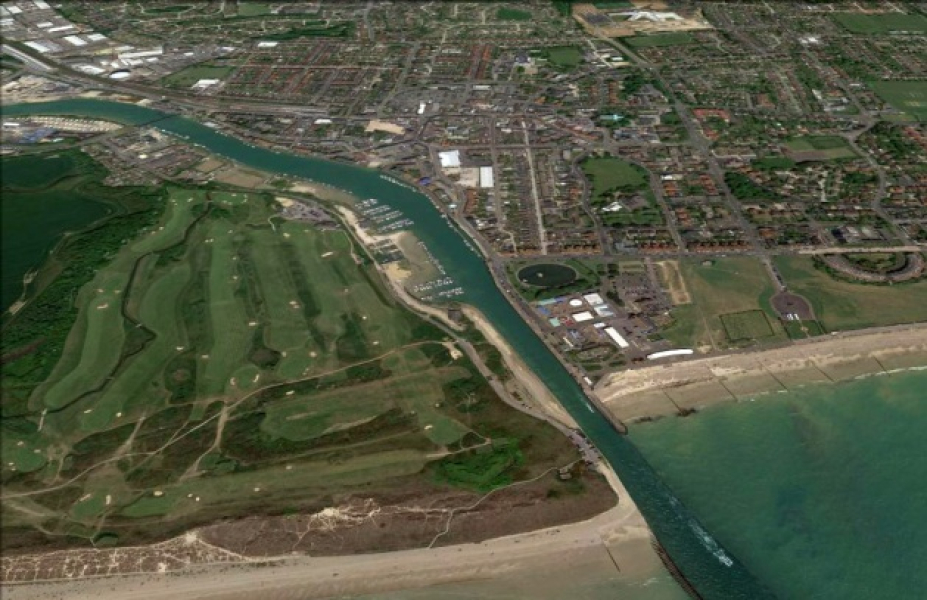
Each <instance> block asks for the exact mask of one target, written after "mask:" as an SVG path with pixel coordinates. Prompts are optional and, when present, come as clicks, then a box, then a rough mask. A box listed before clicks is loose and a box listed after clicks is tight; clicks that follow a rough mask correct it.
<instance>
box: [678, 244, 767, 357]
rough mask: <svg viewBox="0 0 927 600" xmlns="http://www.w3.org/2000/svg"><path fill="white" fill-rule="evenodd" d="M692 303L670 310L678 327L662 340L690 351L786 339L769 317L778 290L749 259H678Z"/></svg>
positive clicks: (763, 270) (754, 261) (762, 267)
mask: <svg viewBox="0 0 927 600" xmlns="http://www.w3.org/2000/svg"><path fill="white" fill-rule="evenodd" d="M678 268H679V270H680V271H681V272H682V276H683V279H684V280H685V288H686V291H687V292H688V298H689V299H690V300H691V304H684V305H680V306H676V307H674V308H673V310H672V313H671V314H672V316H673V318H674V319H675V323H674V324H673V325H671V326H670V327H669V328H667V329H665V330H664V331H663V332H662V333H663V337H665V338H666V339H668V340H670V341H671V342H672V343H673V344H674V345H677V346H680V347H687V348H727V347H730V346H732V345H742V344H744V343H752V342H753V341H772V340H782V339H785V332H784V330H783V329H782V326H781V325H780V324H779V322H778V321H777V320H775V318H773V317H772V315H770V314H769V313H770V311H771V308H770V307H769V306H768V303H769V298H771V297H772V295H773V294H774V293H775V288H774V287H773V284H772V282H771V281H770V278H769V275H768V273H767V272H766V268H765V267H764V266H763V264H762V263H761V262H760V261H758V260H756V259H754V258H748V257H737V258H721V259H716V260H712V261H709V262H707V263H705V264H703V263H702V262H700V261H695V260H686V261H679V267H678Z"/></svg>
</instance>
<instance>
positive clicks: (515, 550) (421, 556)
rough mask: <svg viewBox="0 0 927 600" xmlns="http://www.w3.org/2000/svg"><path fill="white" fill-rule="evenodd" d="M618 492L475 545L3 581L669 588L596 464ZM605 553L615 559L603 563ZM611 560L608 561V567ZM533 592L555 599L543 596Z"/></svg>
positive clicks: (302, 588)
mask: <svg viewBox="0 0 927 600" xmlns="http://www.w3.org/2000/svg"><path fill="white" fill-rule="evenodd" d="M604 473H605V475H606V477H607V479H608V480H609V482H610V483H611V485H612V486H613V487H614V488H615V489H616V491H617V492H618V495H619V502H618V504H617V505H616V506H615V507H614V508H612V509H611V510H608V511H607V512H604V513H602V514H600V515H598V516H596V517H594V518H592V519H589V520H587V521H584V522H581V523H575V524H572V525H565V526H559V527H552V528H548V529H543V530H539V531H534V532H530V533H523V534H517V535H512V536H507V537H502V538H497V539H493V540H489V541H486V542H482V543H478V544H462V545H456V546H446V547H441V548H433V549H429V548H422V549H417V550H407V551H401V552H390V553H383V554H367V555H359V556H341V557H310V556H299V557H278V558H271V559H263V560H261V561H260V562H259V561H256V560H252V561H248V562H240V563H237V564H235V563H223V564H214V565H205V566H196V567H190V568H189V569H187V570H185V571H182V572H179V573H172V574H170V575H157V574H139V575H120V576H114V577H104V578H94V579H85V580H81V581H58V582H49V583H42V584H23V585H11V586H4V589H3V592H4V597H5V598H8V599H9V600H51V599H53V598H63V597H67V598H71V599H73V600H84V599H86V600H90V599H93V600H117V599H119V600H133V599H141V598H145V599H146V600H160V599H165V600H168V599H170V600H173V599H174V598H184V599H210V600H219V599H222V600H237V599H242V600H243V599H245V598H254V597H258V596H255V593H259V594H260V596H259V597H260V598H266V599H279V600H283V599H290V598H292V599H297V598H299V599H310V598H326V597H333V596H334V597H342V596H346V595H357V594H367V593H373V592H386V591H393V590H406V589H416V588H424V587H429V586H437V585H441V584H448V583H452V582H491V581H493V580H495V579H497V578H503V579H504V578H509V579H511V578H512V577H515V578H516V579H519V578H521V579H526V581H530V580H531V579H532V578H533V576H532V575H531V574H532V573H534V574H543V573H545V572H548V570H549V569H552V568H559V569H563V568H565V567H568V566H569V565H571V564H574V565H575V566H581V565H582V564H583V563H589V564H600V566H602V565H604V566H605V567H607V570H606V572H605V574H606V576H607V577H608V578H609V579H617V580H621V581H623V582H624V584H627V585H642V584H644V583H645V582H646V581H650V580H653V581H654V582H657V581H662V583H661V584H660V585H658V586H657V587H660V586H661V585H662V586H663V587H665V588H667V589H668V591H669V592H670V593H671V595H670V596H667V597H678V596H676V595H675V589H678V588H675V584H672V582H671V581H670V580H669V579H668V577H669V576H668V575H667V574H666V572H665V569H664V567H663V564H662V563H661V562H660V559H659V557H658V556H657V554H656V552H655V551H654V550H653V548H652V546H651V543H650V540H651V534H650V530H649V528H648V527H647V524H646V522H645V521H644V519H643V517H642V516H641V514H640V512H639V511H638V510H637V507H636V506H635V504H634V503H633V501H631V499H630V497H629V496H628V494H627V492H626V491H625V490H624V487H623V486H622V485H621V483H620V481H618V479H617V477H615V476H614V473H612V472H611V470H610V469H607V468H606V469H605V471H604ZM608 560H611V561H612V562H613V563H614V565H612V566H609V563H608V562H607V561H608ZM612 567H617V568H615V569H614V571H612ZM532 597H547V598H555V597H560V596H557V595H544V594H543V593H542V594H540V595H537V596H532Z"/></svg>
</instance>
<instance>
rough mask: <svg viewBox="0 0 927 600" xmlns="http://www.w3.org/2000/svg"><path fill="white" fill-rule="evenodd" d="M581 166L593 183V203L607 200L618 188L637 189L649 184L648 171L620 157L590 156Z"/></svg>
mask: <svg viewBox="0 0 927 600" xmlns="http://www.w3.org/2000/svg"><path fill="white" fill-rule="evenodd" d="M581 166H582V169H583V173H585V174H586V177H588V178H589V181H590V182H591V183H592V203H593V204H599V203H603V202H606V200H607V199H608V196H609V195H610V194H611V193H613V192H615V191H617V190H628V191H636V190H640V189H642V188H644V187H646V185H647V175H646V172H645V171H644V170H643V169H641V168H639V167H637V166H635V165H632V164H631V163H628V162H625V161H623V160H621V159H620V158H614V157H601V158H589V159H587V160H585V161H583V163H582V165H581Z"/></svg>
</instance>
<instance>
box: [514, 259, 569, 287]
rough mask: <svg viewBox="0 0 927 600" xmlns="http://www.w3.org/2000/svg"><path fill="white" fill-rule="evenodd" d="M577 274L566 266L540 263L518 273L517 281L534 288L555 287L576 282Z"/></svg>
mask: <svg viewBox="0 0 927 600" xmlns="http://www.w3.org/2000/svg"><path fill="white" fill-rule="evenodd" d="M576 278H577V273H576V271H574V270H573V269H572V268H571V267H568V266H566V265H557V264H553V263H542V264H539V265H530V266H527V267H525V268H523V269H520V270H519V271H518V280H519V281H521V282H522V283H527V284H528V285H533V286H536V287H545V288H548V287H557V286H561V285H567V284H570V283H573V282H574V281H576Z"/></svg>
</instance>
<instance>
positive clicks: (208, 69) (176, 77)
mask: <svg viewBox="0 0 927 600" xmlns="http://www.w3.org/2000/svg"><path fill="white" fill-rule="evenodd" d="M233 70H234V69H233V68H232V67H218V66H209V65H194V66H192V67H187V68H186V69H182V70H180V71H177V72H176V73H171V74H170V75H168V76H167V77H165V78H164V79H163V80H162V81H163V83H164V85H167V86H170V87H182V88H188V87H190V86H192V85H193V84H194V83H196V82H197V81H199V80H200V79H225V78H226V77H228V76H229V75H231V74H232V71H233Z"/></svg>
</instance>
